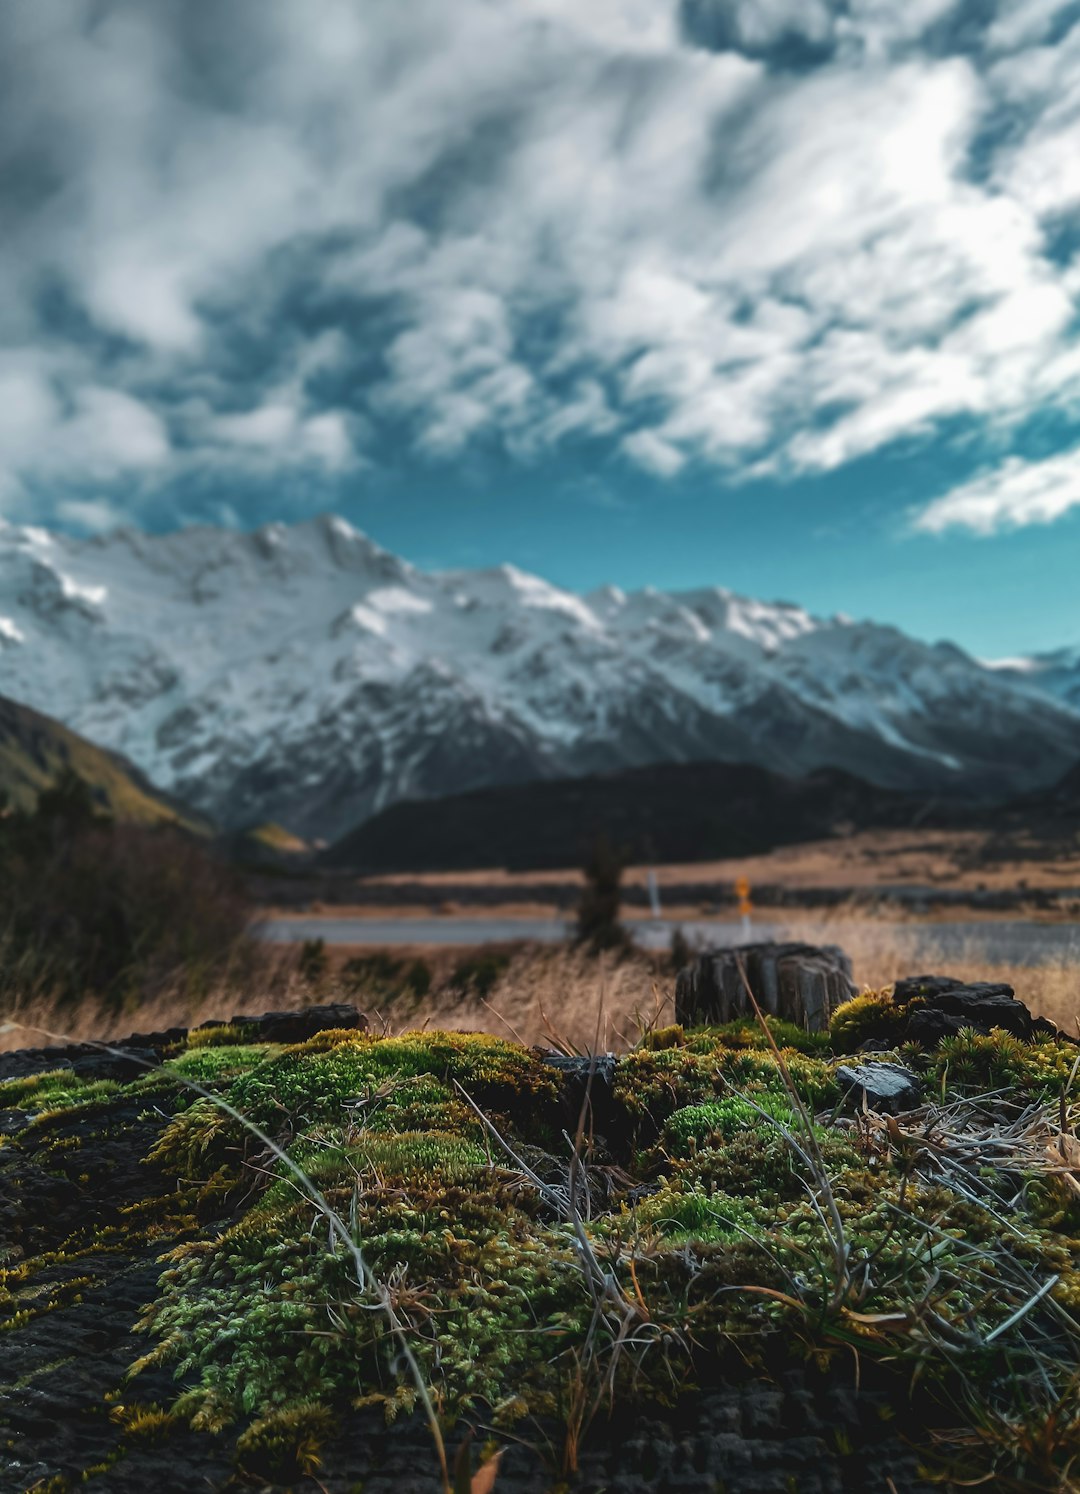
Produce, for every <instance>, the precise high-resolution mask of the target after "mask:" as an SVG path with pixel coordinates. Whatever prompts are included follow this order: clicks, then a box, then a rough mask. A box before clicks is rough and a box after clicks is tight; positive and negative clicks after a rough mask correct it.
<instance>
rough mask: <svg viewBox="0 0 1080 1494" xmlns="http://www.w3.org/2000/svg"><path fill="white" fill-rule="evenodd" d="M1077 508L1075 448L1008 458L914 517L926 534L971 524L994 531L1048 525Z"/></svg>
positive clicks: (1079, 469) (1079, 467)
mask: <svg viewBox="0 0 1080 1494" xmlns="http://www.w3.org/2000/svg"><path fill="white" fill-rule="evenodd" d="M1074 508H1080V448H1078V449H1076V450H1074V451H1067V452H1062V453H1060V454H1059V455H1058V456H1054V457H1047V458H1046V459H1044V460H1043V461H1025V460H1023V459H1022V458H1020V457H1010V458H1009V459H1008V460H1007V461H1005V462H1003V463H1002V465H1001V466H1000V467H999V468H997V470H996V471H993V472H987V473H984V474H983V475H982V476H980V477H977V478H975V480H974V481H973V482H968V483H964V484H963V485H962V486H960V487H957V488H953V489H952V491H951V492H949V493H946V494H945V495H944V497H941V498H938V499H935V501H934V502H933V503H931V504H929V505H928V506H927V507H926V508H925V509H923V511H922V512H921V513H920V514H919V515H918V516H917V517H916V519H915V527H916V528H917V529H921V530H925V531H926V532H927V533H930V534H941V533H942V532H943V531H944V530H946V529H957V528H960V529H970V530H972V531H974V533H976V534H985V535H989V534H996V533H997V532H998V531H999V530H1001V529H1008V528H1017V527H1019V526H1021V525H1025V524H1051V523H1053V521H1054V520H1055V519H1060V518H1062V517H1063V515H1065V514H1067V513H1069V512H1070V511H1071V510H1072V509H1074Z"/></svg>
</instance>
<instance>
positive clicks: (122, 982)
mask: <svg viewBox="0 0 1080 1494" xmlns="http://www.w3.org/2000/svg"><path fill="white" fill-rule="evenodd" d="M0 885H2V886H3V888H4V906H3V915H2V917H3V921H2V923H0V1002H3V1003H4V1004H6V1005H8V1006H10V1005H13V1004H14V1003H15V1002H17V1001H19V1000H20V999H22V998H24V997H25V996H26V995H28V994H29V993H31V992H35V991H36V992H42V993H48V994H49V995H51V996H53V997H54V998H57V999H59V1000H61V1001H76V1000H79V999H80V998H82V997H83V996H85V995H90V996H95V997H99V998H101V999H103V1000H105V1001H107V1002H108V1003H109V1004H110V1005H112V1006H114V1007H117V1008H121V1007H124V1006H126V1005H130V1004H134V1003H136V1002H138V1001H139V1000H140V999H142V998H144V997H148V996H152V995H155V994H158V993H159V992H162V991H165V990H176V988H177V987H179V988H180V991H181V994H182V995H184V996H185V997H188V998H192V999H194V998H197V997H199V996H202V995H204V994H206V993H207V992H208V991H209V990H210V989H212V987H213V986H214V985H215V984H216V983H217V982H218V981H220V979H221V978H222V976H223V974H224V973H225V972H226V970H233V971H236V972H237V973H244V972H248V973H250V971H251V970H252V969H254V967H255V965H256V963H257V960H256V948H255V945H254V944H253V943H252V942H251V941H250V940H249V939H248V937H247V924H248V920H249V909H248V907H247V904H246V903H245V901H244V898H243V896H242V893H241V889H240V886H239V883H238V881H237V879H236V877H235V875H234V873H233V872H232V870H231V869H230V868H229V867H227V866H226V865H225V864H224V863H223V862H221V861H220V860H218V859H217V858H216V857H215V856H214V855H213V854H212V853H211V852H210V851H209V850H208V849H207V847H206V846H205V845H203V844H201V843H200V842H199V841H197V840H196V839H195V838H194V837H193V836H190V835H188V834H186V833H184V832H183V831H180V830H177V829H176V828H174V827H172V826H158V827H147V826H144V825H120V824H115V823H114V822H113V821H112V820H110V819H109V818H108V817H107V816H106V815H104V814H102V813H101V812H100V811H99V809H98V807H97V804H96V802H95V800H94V798H93V795H92V793H91V791H90V790H89V788H87V786H86V785H85V784H84V783H82V781H81V780H80V779H78V778H77V777H76V776H75V775H74V774H68V775H66V776H65V777H64V778H62V779H61V780H60V781H59V782H58V783H57V785H56V786H55V787H53V788H51V789H49V790H46V791H45V792H44V793H42V795H41V796H40V799H39V801H38V806H37V809H36V811H35V813H33V814H14V815H8V816H6V817H4V818H0Z"/></svg>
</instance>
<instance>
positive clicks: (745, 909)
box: [735, 877, 754, 938]
mask: <svg viewBox="0 0 1080 1494" xmlns="http://www.w3.org/2000/svg"><path fill="white" fill-rule="evenodd" d="M735 896H736V897H737V898H738V899H739V912H740V913H741V914H742V931H743V937H744V938H748V937H749V935H750V915H751V913H752V912H753V911H754V905H753V903H751V901H750V883H749V881H748V880H747V878H746V877H738V878H737V879H736V882H735Z"/></svg>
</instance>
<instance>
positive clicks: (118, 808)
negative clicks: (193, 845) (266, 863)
mask: <svg viewBox="0 0 1080 1494" xmlns="http://www.w3.org/2000/svg"><path fill="white" fill-rule="evenodd" d="M64 768H72V769H73V770H74V771H75V772H76V773H78V775H79V777H80V778H82V779H84V780H85V782H86V783H88V784H89V785H90V787H91V789H92V790H93V791H94V795H95V797H96V799H97V800H98V802H99V804H100V805H101V807H102V809H105V810H108V812H109V813H110V814H111V815H112V816H113V817H114V818H115V819H117V820H123V821H125V822H127V823H131V824H142V825H154V824H166V823H169V824H177V825H181V826H183V827H185V828H187V829H190V830H195V831H198V832H200V833H209V831H210V826H209V825H208V824H207V823H206V822H205V821H203V820H201V819H200V818H199V817H198V816H196V815H193V814H191V813H190V812H189V811H188V810H186V809H185V808H184V807H183V806H181V805H179V804H177V803H175V802H174V801H172V800H171V799H169V798H168V797H167V796H166V795H165V794H162V793H160V792H159V791H158V790H157V789H155V788H154V787H153V785H152V784H151V783H150V782H149V781H148V780H147V779H146V778H144V777H143V775H142V774H141V773H140V772H139V770H138V769H137V768H135V767H134V766H133V765H132V764H131V763H129V762H128V761H127V760H126V759H125V758H123V757H121V756H119V754H118V753H114V752H107V751H105V750H104V749H103V748H101V747H95V746H94V745H93V743H92V742H88V741H87V740H86V739H85V737H80V736H78V735H77V734H76V733H75V732H73V731H69V730H68V728H67V727H66V726H61V725H60V723H59V722H58V721H53V720H52V719H51V718H50V717H49V716H43V715H42V714H41V713H40V712H38V711H33V710H31V709H30V707H29V706H24V705H19V704H17V703H16V702H15V701H13V700H8V699H7V698H6V697H5V696H2V695H0V799H3V800H6V802H7V803H8V804H10V805H12V806H13V807H14V808H16V809H23V810H31V809H33V807H34V805H35V804H36V802H37V797H38V795H39V794H40V792H41V790H42V789H45V788H48V787H50V785H52V784H53V783H55V782H56V779H57V778H58V776H59V775H60V773H61V772H62V771H63V769H64Z"/></svg>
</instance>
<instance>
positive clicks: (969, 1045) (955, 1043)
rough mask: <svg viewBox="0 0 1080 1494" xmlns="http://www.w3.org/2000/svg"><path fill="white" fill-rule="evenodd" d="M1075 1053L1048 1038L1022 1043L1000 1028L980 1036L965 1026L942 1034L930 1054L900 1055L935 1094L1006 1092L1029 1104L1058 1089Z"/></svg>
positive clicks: (915, 1051)
mask: <svg viewBox="0 0 1080 1494" xmlns="http://www.w3.org/2000/svg"><path fill="white" fill-rule="evenodd" d="M1076 1051H1077V1050H1076V1048H1075V1047H1073V1046H1072V1045H1071V1044H1068V1045H1066V1044H1063V1043H1059V1042H1056V1041H1055V1040H1054V1039H1053V1038H1052V1037H1047V1036H1042V1035H1040V1036H1039V1037H1037V1038H1036V1039H1035V1041H1034V1042H1032V1043H1023V1042H1021V1041H1020V1040H1019V1039H1018V1038H1015V1037H1013V1036H1011V1034H1009V1033H1007V1032H1003V1031H1001V1029H996V1030H995V1031H994V1032H991V1033H987V1034H983V1033H979V1032H975V1031H974V1030H972V1029H971V1028H968V1029H965V1030H964V1031H962V1032H958V1033H957V1034H956V1036H955V1037H946V1038H942V1040H941V1042H940V1043H939V1044H938V1046H937V1048H936V1049H934V1050H933V1051H932V1052H930V1053H924V1052H922V1051H921V1050H920V1049H914V1048H913V1049H910V1050H907V1051H906V1053H905V1056H906V1057H907V1058H908V1060H909V1061H910V1062H912V1063H913V1064H914V1066H915V1067H917V1068H918V1069H920V1070H921V1071H922V1073H924V1074H925V1075H926V1076H927V1079H928V1081H929V1083H930V1085H931V1087H932V1088H933V1089H934V1090H935V1091H936V1092H937V1093H938V1094H943V1093H953V1094H957V1095H964V1094H970V1093H977V1092H980V1091H987V1090H1006V1091H1010V1092H1011V1095H1012V1098H1013V1099H1014V1100H1015V1101H1020V1102H1024V1101H1028V1102H1030V1101H1034V1100H1040V1099H1049V1098H1052V1097H1057V1096H1058V1095H1060V1094H1062V1093H1063V1091H1064V1090H1065V1087H1066V1085H1067V1084H1068V1081H1069V1076H1070V1074H1071V1073H1072V1069H1073V1065H1074V1064H1075V1062H1076Z"/></svg>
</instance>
